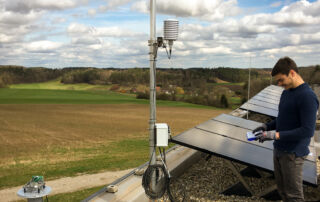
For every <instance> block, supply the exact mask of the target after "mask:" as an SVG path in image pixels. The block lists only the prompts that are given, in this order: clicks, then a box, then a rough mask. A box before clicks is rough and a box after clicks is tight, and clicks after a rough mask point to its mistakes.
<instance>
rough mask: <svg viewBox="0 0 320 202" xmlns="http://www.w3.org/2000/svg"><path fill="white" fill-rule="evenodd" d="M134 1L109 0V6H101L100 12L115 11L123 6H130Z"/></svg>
mask: <svg viewBox="0 0 320 202" xmlns="http://www.w3.org/2000/svg"><path fill="white" fill-rule="evenodd" d="M131 1H132V0H108V1H107V5H101V6H100V7H99V11H100V12H106V11H110V10H115V9H117V8H119V7H120V6H122V5H125V4H128V3H129V2H131Z"/></svg>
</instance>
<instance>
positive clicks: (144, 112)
mask: <svg viewBox="0 0 320 202" xmlns="http://www.w3.org/2000/svg"><path fill="white" fill-rule="evenodd" d="M0 111H1V113H0V188H1V189H2V188H5V187H12V186H18V185H21V184H23V183H25V182H26V181H27V180H29V178H30V177H31V176H32V175H44V176H45V178H46V179H47V180H48V179H56V178H60V177H63V176H74V175H78V174H84V173H96V172H101V171H106V170H123V169H127V168H133V167H137V166H139V165H141V164H142V163H143V162H145V161H147V160H148V151H149V148H148V136H149V134H148V117H149V106H148V105H137V104H101V105H95V104H82V105H67V104H64V105H63V104H18V105H16V104H2V105H0ZM221 113H228V110H215V109H200V108H183V107H165V106H159V107H158V108H157V121H158V122H159V123H160V122H165V123H168V124H169V125H170V126H171V129H172V132H173V135H177V134H179V133H181V132H183V131H185V130H187V129H188V128H191V127H194V126H195V125H197V124H199V123H201V122H203V121H206V120H208V119H210V118H212V117H215V116H217V115H219V114H221ZM195 114H196V116H195Z"/></svg>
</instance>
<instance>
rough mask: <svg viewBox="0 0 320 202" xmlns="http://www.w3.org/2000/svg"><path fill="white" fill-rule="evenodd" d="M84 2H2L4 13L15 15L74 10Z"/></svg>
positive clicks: (70, 0) (12, 0)
mask: <svg viewBox="0 0 320 202" xmlns="http://www.w3.org/2000/svg"><path fill="white" fill-rule="evenodd" d="M82 3H84V1H76V0H63V1H57V0H45V1H44V0H32V1H26V0H7V1H5V2H4V8H5V10H6V11H12V12H15V13H29V12H30V11H33V10H35V11H40V10H64V9H69V8H74V7H76V6H77V5H78V4H82Z"/></svg>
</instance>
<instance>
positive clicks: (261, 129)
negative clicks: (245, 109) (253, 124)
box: [252, 124, 267, 134]
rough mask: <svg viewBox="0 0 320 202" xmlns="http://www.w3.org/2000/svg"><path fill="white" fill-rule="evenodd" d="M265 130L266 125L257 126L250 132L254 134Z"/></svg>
mask: <svg viewBox="0 0 320 202" xmlns="http://www.w3.org/2000/svg"><path fill="white" fill-rule="evenodd" d="M266 130H267V125H266V124H262V125H261V126H259V127H257V128H256V129H254V130H253V131H252V133H253V134H254V133H256V132H258V131H266Z"/></svg>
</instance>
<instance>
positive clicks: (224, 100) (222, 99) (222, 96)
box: [220, 94, 229, 108]
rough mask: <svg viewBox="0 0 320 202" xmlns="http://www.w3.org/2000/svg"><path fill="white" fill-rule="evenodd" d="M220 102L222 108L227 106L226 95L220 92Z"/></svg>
mask: <svg viewBox="0 0 320 202" xmlns="http://www.w3.org/2000/svg"><path fill="white" fill-rule="evenodd" d="M220 104H221V106H222V107H224V108H228V107H229V103H228V99H227V97H226V95H225V94H222V95H221V98H220Z"/></svg>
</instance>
